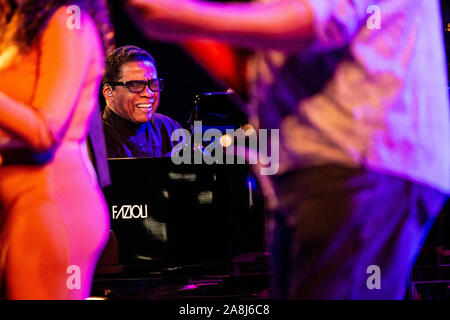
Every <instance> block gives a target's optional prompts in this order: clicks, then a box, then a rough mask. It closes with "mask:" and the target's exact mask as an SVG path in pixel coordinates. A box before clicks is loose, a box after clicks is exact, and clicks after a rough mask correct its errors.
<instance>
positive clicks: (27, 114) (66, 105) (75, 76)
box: [0, 7, 100, 151]
mask: <svg viewBox="0 0 450 320" xmlns="http://www.w3.org/2000/svg"><path fill="white" fill-rule="evenodd" d="M68 18H69V16H68V14H67V13H66V10H65V7H62V8H60V9H59V10H58V11H57V12H56V13H55V14H54V16H53V17H52V18H51V20H50V21H49V24H48V26H47V28H46V30H45V31H44V33H43V35H42V39H41V58H40V74H39V79H38V83H37V88H36V92H35V97H34V100H33V102H32V104H31V105H27V104H24V103H21V102H19V101H17V100H15V99H12V98H11V97H9V96H8V95H6V94H4V93H2V92H0V128H1V129H2V130H4V131H5V132H6V133H7V134H9V135H10V136H11V138H13V140H14V139H19V141H21V142H23V143H24V144H25V145H26V146H28V147H30V148H31V149H33V150H35V151H45V150H49V149H51V148H53V147H54V146H55V145H57V144H58V142H59V141H60V140H61V139H62V137H63V135H64V133H65V130H66V129H67V126H68V125H69V122H70V119H71V116H72V114H73V112H74V107H75V106H76V103H77V100H78V99H79V98H80V92H81V87H82V85H83V83H84V81H85V77H86V74H87V72H88V68H89V67H90V61H91V57H92V51H93V50H97V49H98V47H97V46H96V45H98V36H97V37H96V28H95V25H94V23H93V22H92V20H91V19H90V17H88V16H87V15H84V14H83V15H82V25H81V29H70V28H68V27H67V26H66V21H67V19H68ZM99 72H100V70H99ZM99 76H100V74H99ZM19 85H20V84H19ZM16 143H17V142H16Z"/></svg>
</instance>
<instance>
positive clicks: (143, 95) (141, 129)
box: [103, 46, 181, 158]
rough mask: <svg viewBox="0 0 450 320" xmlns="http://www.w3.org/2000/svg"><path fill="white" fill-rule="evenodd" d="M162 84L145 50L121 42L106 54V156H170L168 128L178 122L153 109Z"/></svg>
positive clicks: (104, 124) (170, 144)
mask: <svg viewBox="0 0 450 320" xmlns="http://www.w3.org/2000/svg"><path fill="white" fill-rule="evenodd" d="M162 86H163V80H162V79H159V78H158V74H157V70H156V64H155V60H154V59H153V57H152V56H151V55H150V54H149V53H148V52H147V51H145V50H143V49H141V48H138V47H135V46H124V47H120V48H117V49H116V50H114V51H113V52H112V53H111V54H110V55H109V56H108V58H107V61H106V70H105V73H104V75H103V96H104V97H105V100H106V107H105V111H104V112H103V126H104V129H105V140H106V147H107V151H108V158H130V157H163V156H170V152H171V150H172V148H173V143H172V141H171V139H170V138H171V135H172V132H173V131H174V130H176V129H178V128H181V126H180V125H179V124H178V123H177V122H176V121H175V120H173V119H171V118H169V117H167V116H165V115H162V114H160V113H156V110H157V108H158V105H159V99H160V92H161V89H162Z"/></svg>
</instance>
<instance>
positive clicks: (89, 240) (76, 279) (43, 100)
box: [0, 0, 113, 299]
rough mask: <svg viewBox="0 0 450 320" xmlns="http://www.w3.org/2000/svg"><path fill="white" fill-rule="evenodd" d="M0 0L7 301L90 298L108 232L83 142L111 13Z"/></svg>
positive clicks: (1, 224)
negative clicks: (94, 275) (94, 276)
mask: <svg viewBox="0 0 450 320" xmlns="http://www.w3.org/2000/svg"><path fill="white" fill-rule="evenodd" d="M0 7H1V13H0V74H1V76H0V129H1V144H0V153H1V156H2V164H1V166H0V207H1V211H0V253H1V255H0V279H1V282H0V284H1V289H2V298H5V299H84V298H86V297H88V296H89V294H90V289H91V282H92V277H93V272H94V269H95V267H96V263H97V259H98V257H99V255H100V253H101V251H102V249H103V247H104V245H105V243H106V241H107V236H108V231H109V217H108V211H107V208H106V205H105V201H104V199H103V195H102V192H101V189H100V187H99V185H98V182H97V177H96V174H95V171H94V168H93V166H92V164H91V161H90V159H89V157H88V151H87V144H86V137H87V132H88V125H89V122H90V119H91V117H92V116H93V112H94V109H95V107H96V106H97V103H98V92H99V86H100V81H101V76H102V72H103V66H104V56H105V52H104V51H107V50H108V46H109V45H110V42H111V41H110V40H111V39H112V36H113V34H112V32H110V31H108V32H106V31H105V30H107V29H108V28H109V27H110V24H109V15H108V12H107V10H106V7H105V5H104V3H103V2H102V1H95V4H94V3H93V2H90V1H63V0H59V1H56V0H54V1H51V0H48V1H43V0H40V1H17V2H16V1H5V0H0ZM88 12H89V14H88ZM100 27H101V29H100ZM97 30H102V36H103V40H102V37H101V36H100V34H99V32H98V31H97ZM109 30H111V29H109ZM102 42H103V48H102Z"/></svg>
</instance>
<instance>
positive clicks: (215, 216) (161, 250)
mask: <svg viewBox="0 0 450 320" xmlns="http://www.w3.org/2000/svg"><path fill="white" fill-rule="evenodd" d="M229 98H230V95H229V94H226V93H205V94H202V95H200V96H198V97H197V98H196V101H195V104H194V109H193V112H192V114H191V117H190V122H189V123H188V125H187V127H188V128H189V129H190V130H191V131H192V130H195V128H194V127H193V125H194V121H195V120H203V123H202V124H203V130H207V129H208V128H211V127H214V128H219V130H226V129H230V128H234V129H235V128H238V127H239V126H242V124H243V122H245V118H244V117H242V116H241V115H240V114H239V113H237V112H234V113H233V112H230V105H227V104H230V103H231V101H230V100H229ZM204 101H206V102H207V103H206V102H204ZM211 103H212V104H213V105H214V106H215V107H214V108H211V107H210V105H211ZM205 104H208V109H206V108H205V107H204V105H205ZM236 115H238V116H236ZM205 143H207V142H206V141H205ZM108 162H109V166H110V172H111V179H112V185H111V186H110V187H108V188H106V189H105V190H104V193H105V198H106V201H107V204H108V207H109V212H110V218H111V232H110V240H109V243H108V245H107V247H106V248H105V250H104V252H103V254H102V257H101V258H100V261H99V263H98V266H97V270H96V273H95V277H94V284H93V290H92V294H93V295H95V296H102V297H107V298H119V299H173V298H186V297H195V298H199V297H203V298H205V297H210V298H213V297H215V298H218V297H230V296H233V297H236V296H243V297H245V298H252V297H258V298H259V297H260V296H262V295H264V294H265V292H266V289H267V287H268V272H269V271H268V269H269V268H268V263H267V261H268V254H267V248H266V243H265V231H264V230H265V223H266V213H265V207H264V199H263V196H262V193H261V190H260V187H259V184H258V181H257V179H256V178H255V176H254V175H253V173H252V171H251V169H250V167H249V165H247V164H217V163H214V164H206V163H202V164H194V163H192V164H175V163H174V161H172V159H171V158H170V157H166V158H126V159H109V160H108ZM224 162H225V161H224ZM236 162H237V161H235V163H236Z"/></svg>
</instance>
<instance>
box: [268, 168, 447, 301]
mask: <svg viewBox="0 0 450 320" xmlns="http://www.w3.org/2000/svg"><path fill="white" fill-rule="evenodd" d="M276 185H277V193H278V195H279V201H280V203H281V204H282V206H283V207H282V210H280V212H283V214H284V219H278V223H281V225H280V226H278V229H280V228H284V229H286V228H287V229H291V230H293V231H292V239H291V244H290V245H289V246H286V245H283V246H284V247H285V248H287V249H284V250H289V253H287V254H284V257H286V256H287V257H288V259H289V265H290V270H289V268H287V267H286V264H287V263H286V262H284V263H283V264H279V263H278V265H280V266H284V272H283V271H279V272H277V273H276V274H283V276H284V277H285V279H287V280H284V282H287V283H289V285H290V288H289V289H288V290H287V292H285V296H287V297H289V298H295V299H401V298H402V297H403V294H404V290H405V282H406V280H407V276H408V272H409V270H410V267H411V265H412V263H413V261H414V257H415V255H416V254H417V251H418V246H419V243H420V241H421V239H422V238H423V235H424V230H425V229H424V228H427V227H428V226H426V224H427V222H428V223H429V222H430V221H432V220H430V219H432V217H434V216H436V214H437V212H436V211H438V210H439V206H440V205H441V204H442V202H443V199H444V197H443V196H442V195H440V194H439V193H438V192H434V193H433V192H432V191H429V194H428V197H425V198H426V199H427V201H424V197H423V194H424V192H425V193H426V191H424V190H429V189H427V188H424V187H421V186H417V185H415V184H412V183H410V182H408V181H405V180H402V179H398V178H394V177H391V176H387V175H383V174H378V173H375V172H368V171H364V170H356V169H347V168H343V167H338V166H326V167H325V166H324V167H317V168H311V169H308V170H301V171H297V172H292V173H290V174H288V175H285V176H282V177H280V178H279V179H278V180H277V183H276ZM425 203H426V205H425ZM433 206H434V207H433ZM417 208H420V210H418V209H417ZM274 247H275V248H276V247H279V245H278V244H277V242H276V241H275V246H274ZM274 259H279V257H278V256H277V255H274ZM274 264H275V265H277V261H276V260H275V262H274ZM373 266H375V267H379V270H380V281H381V288H380V289H377V288H373V289H370V288H369V287H371V285H370V284H369V285H368V283H367V282H368V281H369V282H370V281H371V280H373V279H372V278H371V279H369V277H371V276H372V275H373V272H374V271H373V270H372V269H370V268H371V267H373ZM275 283H276V282H275Z"/></svg>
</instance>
